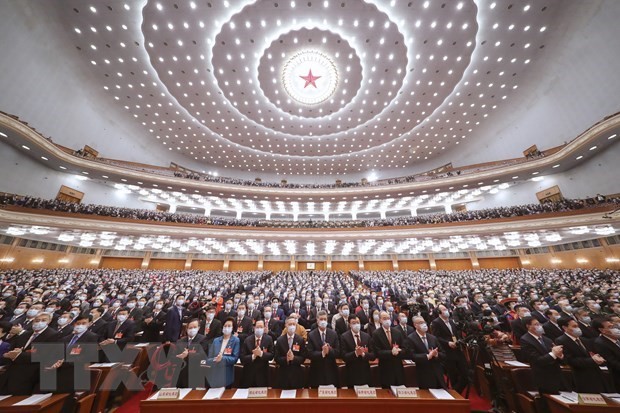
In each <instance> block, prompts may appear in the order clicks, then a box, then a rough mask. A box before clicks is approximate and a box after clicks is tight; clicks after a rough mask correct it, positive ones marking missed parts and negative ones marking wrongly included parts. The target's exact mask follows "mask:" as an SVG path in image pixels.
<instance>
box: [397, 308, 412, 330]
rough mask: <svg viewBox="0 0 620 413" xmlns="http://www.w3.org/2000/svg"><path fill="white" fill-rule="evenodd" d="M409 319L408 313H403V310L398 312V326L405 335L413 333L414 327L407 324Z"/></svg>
mask: <svg viewBox="0 0 620 413" xmlns="http://www.w3.org/2000/svg"><path fill="white" fill-rule="evenodd" d="M401 310H402V308H401ZM408 321H409V319H408V317H407V314H405V313H403V312H402V311H401V312H400V313H398V328H400V329H401V333H403V336H405V337H407V336H408V335H409V334H411V333H413V327H411V326H410V325H409V324H407V322H408Z"/></svg>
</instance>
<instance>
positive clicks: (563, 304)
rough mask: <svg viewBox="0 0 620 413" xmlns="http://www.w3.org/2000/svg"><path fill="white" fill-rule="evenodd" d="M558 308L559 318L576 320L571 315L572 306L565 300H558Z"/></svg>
mask: <svg viewBox="0 0 620 413" xmlns="http://www.w3.org/2000/svg"><path fill="white" fill-rule="evenodd" d="M558 307H559V309H560V311H559V313H560V317H562V318H570V319H573V320H576V318H575V315H574V314H573V311H574V309H573V306H572V305H571V304H570V303H569V302H568V300H567V299H563V300H560V301H559V302H558Z"/></svg>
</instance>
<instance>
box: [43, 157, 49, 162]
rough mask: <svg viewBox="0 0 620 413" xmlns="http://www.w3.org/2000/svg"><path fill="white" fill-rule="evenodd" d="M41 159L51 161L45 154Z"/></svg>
mask: <svg viewBox="0 0 620 413" xmlns="http://www.w3.org/2000/svg"><path fill="white" fill-rule="evenodd" d="M41 159H43V160H44V161H49V159H47V158H46V157H45V156H42V157H41Z"/></svg>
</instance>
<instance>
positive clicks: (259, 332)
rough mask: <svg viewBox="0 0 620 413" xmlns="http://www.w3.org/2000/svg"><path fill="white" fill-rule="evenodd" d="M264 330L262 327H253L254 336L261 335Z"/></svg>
mask: <svg viewBox="0 0 620 413" xmlns="http://www.w3.org/2000/svg"><path fill="white" fill-rule="evenodd" d="M264 332H265V329H264V328H260V327H259V328H255V329H254V334H256V337H262V336H263V333H264Z"/></svg>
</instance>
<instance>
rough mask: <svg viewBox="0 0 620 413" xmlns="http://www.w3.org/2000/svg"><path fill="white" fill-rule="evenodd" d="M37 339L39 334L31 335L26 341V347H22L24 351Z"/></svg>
mask: <svg viewBox="0 0 620 413" xmlns="http://www.w3.org/2000/svg"><path fill="white" fill-rule="evenodd" d="M37 337H39V333H32V335H31V336H30V338H29V339H28V342H27V343H26V345H25V346H24V349H27V348H28V346H30V344H32V342H33V341H34V340H35V339H36V338H37Z"/></svg>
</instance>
